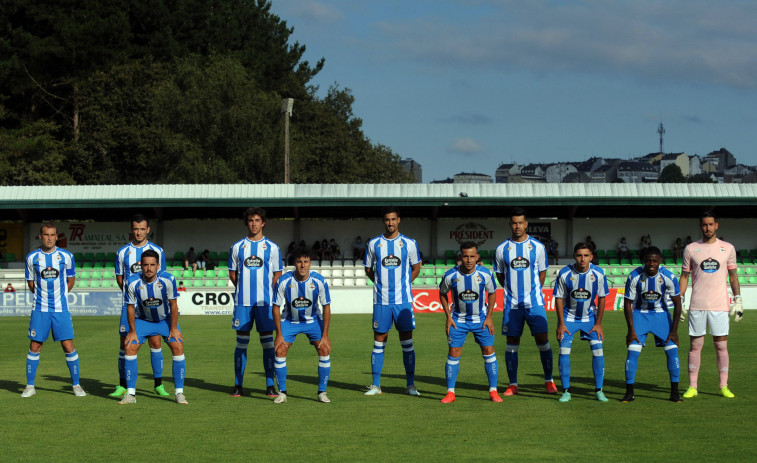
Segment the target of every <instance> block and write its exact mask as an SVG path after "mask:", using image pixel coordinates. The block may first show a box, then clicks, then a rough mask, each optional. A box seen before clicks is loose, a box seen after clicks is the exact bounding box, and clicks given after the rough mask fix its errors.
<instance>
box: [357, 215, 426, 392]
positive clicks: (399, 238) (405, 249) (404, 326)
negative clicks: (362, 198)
mask: <svg viewBox="0 0 757 463" xmlns="http://www.w3.org/2000/svg"><path fill="white" fill-rule="evenodd" d="M382 216H383V221H384V233H383V234H382V235H379V236H377V237H376V238H373V239H372V240H370V241H369V242H368V245H367V246H366V249H365V257H364V259H363V265H364V266H365V274H366V276H367V277H368V278H369V279H370V280H371V281H372V282H373V283H374V287H373V353H372V354H371V374H372V378H373V379H372V383H371V385H370V386H368V390H367V391H366V392H365V395H377V394H381V370H382V368H383V367H384V348H385V347H386V340H387V338H388V337H389V329H391V327H392V323H394V327H395V328H396V329H397V331H398V332H399V338H400V344H401V345H402V360H403V363H404V365H405V376H406V378H407V382H406V385H407V387H406V388H405V392H406V393H407V394H408V395H412V396H419V395H420V393H419V392H418V389H417V388H416V387H415V348H414V347H413V330H414V329H415V315H414V314H413V293H412V288H411V284H412V282H413V280H415V278H416V277H417V276H418V274H419V273H420V272H421V255H420V251H419V250H418V244H417V243H416V242H415V240H414V239H412V238H408V237H407V236H405V235H403V234H402V233H400V230H399V225H400V220H401V219H400V213H399V209H397V208H396V207H393V206H389V207H387V208H385V209H384V210H383V214H382Z"/></svg>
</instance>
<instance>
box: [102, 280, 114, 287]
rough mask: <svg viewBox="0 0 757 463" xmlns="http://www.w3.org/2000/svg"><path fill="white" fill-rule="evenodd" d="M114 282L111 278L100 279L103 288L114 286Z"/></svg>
mask: <svg viewBox="0 0 757 463" xmlns="http://www.w3.org/2000/svg"><path fill="white" fill-rule="evenodd" d="M115 284H116V283H115V282H114V281H113V280H101V285H102V287H103V288H112V287H114V286H115Z"/></svg>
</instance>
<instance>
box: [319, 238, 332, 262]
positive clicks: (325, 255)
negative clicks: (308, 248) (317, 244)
mask: <svg viewBox="0 0 757 463" xmlns="http://www.w3.org/2000/svg"><path fill="white" fill-rule="evenodd" d="M330 257H331V253H330V252H329V242H328V241H326V240H325V239H324V240H323V241H321V260H326V259H329V258H330Z"/></svg>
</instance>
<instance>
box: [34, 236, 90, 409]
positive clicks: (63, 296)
mask: <svg viewBox="0 0 757 463" xmlns="http://www.w3.org/2000/svg"><path fill="white" fill-rule="evenodd" d="M39 240H40V241H41V242H42V245H41V246H40V247H39V249H35V250H34V251H32V252H30V253H29V255H27V256H26V282H27V284H28V285H29V291H31V292H32V293H33V294H34V306H33V307H32V313H31V317H30V319H29V339H30V342H29V353H28V354H27V355H26V387H25V388H24V391H23V392H22V393H21V397H31V396H33V395H35V394H36V393H37V391H36V389H35V388H34V381H35V377H36V376H37V366H38V365H39V356H40V352H41V351H42V344H44V342H45V341H47V338H48V337H49V336H50V331H52V333H53V341H55V342H58V341H60V345H61V347H62V348H63V352H64V353H65V354H66V365H68V371H69V373H70V374H71V382H72V383H73V390H74V395H75V396H77V397H84V396H86V395H87V394H86V393H85V392H84V389H82V387H81V385H80V384H79V354H78V353H77V352H76V348H75V347H74V325H73V321H72V320H71V313H70V312H69V311H68V301H67V295H68V293H69V292H70V291H71V289H73V287H74V283H75V281H76V262H75V261H74V256H73V254H71V253H70V252H68V251H67V250H65V249H60V248H58V247H56V246H55V243H56V241H57V240H58V228H57V227H56V226H55V225H54V224H53V223H52V222H45V223H43V224H42V226H41V227H40V229H39Z"/></svg>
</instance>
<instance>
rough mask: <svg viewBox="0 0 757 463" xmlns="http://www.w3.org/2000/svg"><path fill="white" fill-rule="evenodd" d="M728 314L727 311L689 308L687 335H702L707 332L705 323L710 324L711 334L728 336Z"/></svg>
mask: <svg viewBox="0 0 757 463" xmlns="http://www.w3.org/2000/svg"><path fill="white" fill-rule="evenodd" d="M728 316H729V313H728V312H715V311H712V310H689V336H704V335H705V334H707V325H710V334H711V335H713V336H728V328H729V326H730V325H729V322H730V319H729V318H728Z"/></svg>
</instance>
